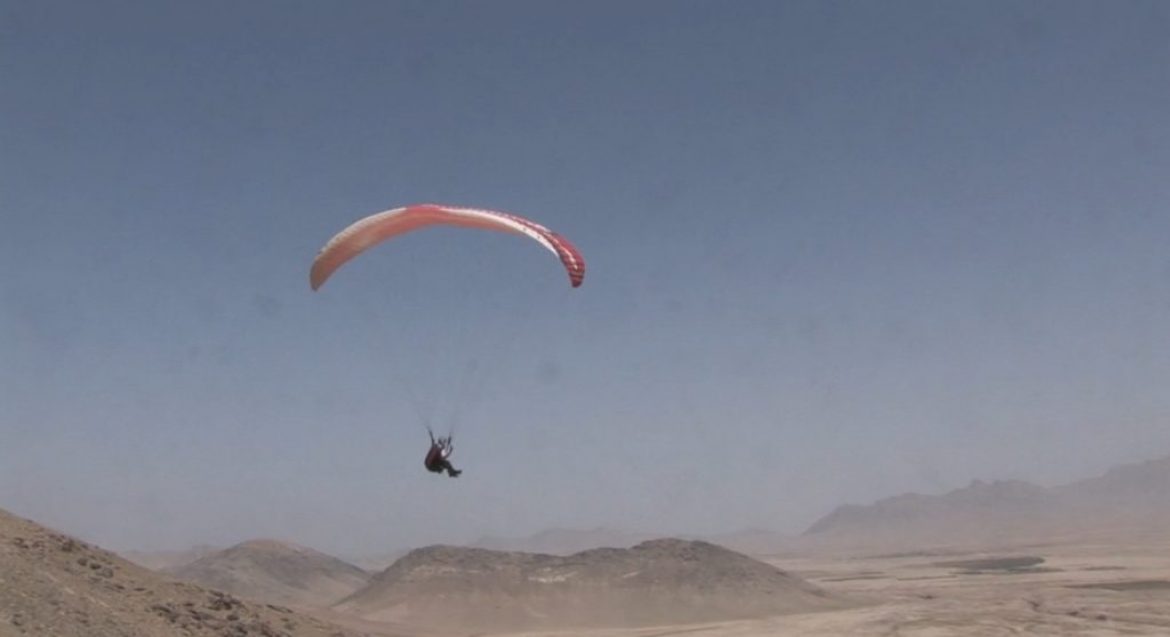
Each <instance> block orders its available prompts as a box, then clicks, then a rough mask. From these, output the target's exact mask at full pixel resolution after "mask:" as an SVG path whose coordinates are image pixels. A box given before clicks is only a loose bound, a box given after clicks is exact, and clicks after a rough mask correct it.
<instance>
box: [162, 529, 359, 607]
mask: <svg viewBox="0 0 1170 637" xmlns="http://www.w3.org/2000/svg"><path fill="white" fill-rule="evenodd" d="M167 572H168V573H171V574H173V575H175V576H176V577H178V578H180V579H184V580H187V581H190V582H194V583H196V584H200V585H203V586H207V587H210V588H215V589H218V590H222V591H226V592H229V593H233V594H235V595H239V596H241V597H246V598H249V599H255V600H258V601H264V602H270V603H274V604H290V605H301V606H328V605H329V604H332V603H333V602H335V601H337V600H339V599H341V598H342V597H345V596H346V595H349V594H350V593H353V592H354V591H356V590H358V589H359V588H361V587H362V586H365V584H366V582H367V581H368V580H369V578H370V574H369V573H367V572H365V571H363V570H362V569H360V568H358V567H356V566H354V565H352V564H349V563H348V562H344V561H342V560H339V559H337V558H335V557H331V556H329V555H326V554H324V553H321V552H318V551H315V550H313V549H310V548H307V547H303V546H297V545H295V544H292V543H288V542H279V541H276V540H250V541H248V542H243V543H241V544H237V545H236V546H233V547H231V548H228V549H225V550H223V551H217V552H215V553H211V554H209V555H205V556H203V557H201V558H199V559H198V560H195V561H194V562H191V563H190V564H185V565H182V566H179V567H176V568H172V569H167Z"/></svg>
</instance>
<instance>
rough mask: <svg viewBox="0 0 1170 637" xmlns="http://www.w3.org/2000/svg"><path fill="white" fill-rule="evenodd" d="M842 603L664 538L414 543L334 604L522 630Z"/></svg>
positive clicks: (420, 620)
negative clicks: (588, 543) (530, 547)
mask: <svg viewBox="0 0 1170 637" xmlns="http://www.w3.org/2000/svg"><path fill="white" fill-rule="evenodd" d="M843 605H844V602H843V601H842V600H840V599H838V598H836V597H834V596H832V595H830V594H828V593H827V592H825V591H823V590H821V589H819V588H817V587H816V586H813V585H812V584H809V583H808V582H805V581H803V580H801V579H800V578H797V577H795V576H793V575H790V574H788V573H786V572H784V571H782V570H780V569H778V568H776V567H774V566H771V565H768V564H765V563H763V562H759V561H756V560H754V559H752V558H749V557H747V556H745V555H741V554H739V553H735V552H733V551H730V550H727V549H725V548H722V547H719V546H716V545H713V544H709V543H706V542H690V541H683V540H674V539H662V540H653V541H648V542H643V543H641V544H638V545H637V546H634V547H632V548H629V549H617V548H607V549H593V550H588V551H582V552H579V553H575V554H573V555H569V556H565V557H561V556H554V555H547V554H536V553H515V552H501V551H490V550H486V549H474V548H459V547H450V546H432V547H427V548H422V549H417V550H415V551H412V552H410V553H409V554H407V555H406V556H404V557H403V558H402V559H400V560H398V561H397V562H395V563H394V564H393V565H392V566H390V567H389V568H387V569H386V570H385V571H383V572H382V573H380V574H378V575H377V576H375V577H374V579H373V580H372V581H371V582H370V584H369V585H368V586H367V587H366V588H364V589H362V590H360V591H358V592H357V593H355V594H354V595H352V596H350V597H349V598H347V599H345V600H342V602H341V603H339V604H338V605H337V606H336V609H337V610H339V611H343V612H348V613H354V614H357V615H359V616H361V617H364V618H366V619H374V620H384V621H394V622H402V623H406V624H415V625H428V626H442V627H446V628H468V629H470V628H478V629H483V630H489V629H490V630H520V629H530V628H551V627H558V628H570V627H605V626H639V625H651V624H662V623H686V622H701V621H720V620H726V619H736V618H745V617H761V616H768V615H776V614H781V613H791V612H810V611H817V610H825V609H830V608H839V607H841V606H843Z"/></svg>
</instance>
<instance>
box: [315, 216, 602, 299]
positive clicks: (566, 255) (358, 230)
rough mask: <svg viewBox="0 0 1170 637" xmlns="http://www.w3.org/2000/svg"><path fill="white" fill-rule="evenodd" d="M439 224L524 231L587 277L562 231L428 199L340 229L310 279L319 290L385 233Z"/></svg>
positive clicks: (572, 273) (579, 277)
mask: <svg viewBox="0 0 1170 637" xmlns="http://www.w3.org/2000/svg"><path fill="white" fill-rule="evenodd" d="M436 225H446V226H462V227H466V228H478V229H481V230H495V231H498V232H508V233H512V234H519V235H524V236H526V237H529V238H530V239H533V240H534V241H536V242H537V243H539V244H540V245H542V246H544V247H545V249H547V250H549V251H550V252H552V253H553V254H554V255H556V256H557V257H558V258H559V259H560V260H561V263H562V264H563V265H564V267H565V271H566V272H567V273H568V275H569V282H570V283H571V284H572V286H573V287H578V286H580V285H581V283H582V282H583V281H584V279H585V259H584V258H583V257H582V256H581V253H580V252H579V251H578V250H577V248H576V247H574V246H573V244H571V243H569V241H568V240H567V239H565V238H564V237H563V236H561V235H559V234H557V233H555V232H553V231H552V230H549V229H548V228H546V227H544V226H542V225H540V224H538V223H536V222H534V221H532V220H530V219H525V218H524V217H520V216H518V215H513V214H509V213H506V212H498V211H495V210H483V209H479V208H463V207H458V206H446V205H441V204H432V203H426V204H415V205H410V206H405V207H403V208H395V209H393V210H387V211H385V212H379V213H376V214H372V215H370V216H368V217H365V218H362V219H359V220H358V221H356V222H354V223H353V224H351V225H350V226H349V227H347V228H345V229H344V230H342V231H341V232H339V233H337V234H336V235H335V236H334V237H333V238H332V239H330V240H329V241H328V243H326V244H325V247H323V248H321V251H320V252H319V253H318V254H317V258H316V259H314V260H313V267H312V269H311V270H310V272H309V285H310V287H312V288H313V290H317V289H318V288H320V287H321V286H322V285H324V283H325V281H326V280H328V279H329V277H330V276H332V275H333V273H334V272H335V271H336V270H337V269H338V268H340V267H341V266H342V265H344V264H345V263H346V262H347V261H349V260H350V259H353V258H354V257H356V256H358V255H359V254H361V253H362V252H364V251H366V250H368V249H369V248H372V247H373V246H375V245H378V244H379V243H382V242H383V241H386V240H387V239H391V238H393V237H397V236H399V235H403V234H406V233H408V232H411V231H413V230H417V229H419V228H424V227H428V226H436Z"/></svg>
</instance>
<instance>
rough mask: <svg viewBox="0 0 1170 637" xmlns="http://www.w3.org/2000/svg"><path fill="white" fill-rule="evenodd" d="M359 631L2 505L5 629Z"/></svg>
mask: <svg viewBox="0 0 1170 637" xmlns="http://www.w3.org/2000/svg"><path fill="white" fill-rule="evenodd" d="M352 634H354V633H349V632H345V631H342V630H341V629H339V628H337V627H336V626H331V625H328V624H326V623H324V622H322V621H320V620H317V619H314V618H312V617H310V616H308V615H304V614H301V613H297V612H295V611H293V610H291V609H289V608H285V607H282V606H277V605H270V604H263V603H257V602H252V601H244V600H241V599H239V598H237V597H235V596H233V595H230V594H227V593H224V592H221V591H214V590H209V589H205V588H201V587H198V586H195V585H192V584H186V583H181V582H177V581H174V580H172V579H170V578H167V577H164V576H162V575H159V574H157V573H153V572H151V571H149V570H147V569H145V568H143V567H141V566H138V565H137V564H133V563H131V562H130V561H128V560H125V559H123V558H121V557H118V556H117V555H115V554H113V553H110V552H109V551H105V550H102V549H100V548H98V547H95V546H92V545H89V544H87V543H85V542H82V541H80V540H78V539H76V538H73V537H70V536H68V535H65V534H62V533H57V532H55V531H52V530H50V529H46V528H45V527H42V526H40V525H37V524H35V523H33V522H31V521H29V520H25V519H22V518H19V517H17V516H14V515H11V514H9V513H7V512H5V511H0V636H3V637H12V636H15V635H37V636H45V637H50V636H51V637H95V636H101V637H162V636H169V635H192V636H195V635H199V636H208V637H210V636H212V635H214V636H216V637H222V636H232V637H245V636H249V635H256V636H262V637H277V636H280V637H326V636H328V637H342V636H345V635H352Z"/></svg>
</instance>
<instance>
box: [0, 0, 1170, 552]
mask: <svg viewBox="0 0 1170 637" xmlns="http://www.w3.org/2000/svg"><path fill="white" fill-rule="evenodd" d="M0 149H2V154H0V161H2V162H3V163H2V165H0V214H2V215H3V232H2V233H0V270H2V271H3V273H4V274H3V276H2V277H0V507H3V508H6V509H9V510H12V511H14V512H17V513H20V514H22V515H26V516H29V517H33V518H35V519H37V520H39V521H41V522H45V523H48V524H51V525H54V526H57V527H59V528H61V529H63V530H67V531H70V532H74V533H77V534H80V535H82V536H83V537H84V538H85V539H88V540H91V541H96V542H99V543H102V544H104V545H106V546H108V547H110V548H114V549H126V548H160V547H172V546H175V547H181V546H185V545H188V544H191V543H196V542H211V543H228V542H235V541H239V540H242V539H246V538H249V537H255V536H275V537H280V538H285V539H289V540H293V541H298V542H303V543H307V544H310V545H312V546H315V547H317V548H320V549H323V550H328V551H337V552H351V553H352V552H360V551H375V550H382V549H388V548H394V547H399V546H412V545H419V544H427V543H432V542H440V541H441V542H449V541H467V540H472V539H474V538H476V537H478V536H481V535H484V534H507V535H514V534H527V533H530V532H533V531H537V530H540V529H543V528H547V527H552V526H569V527H579V526H595V525H608V526H613V527H620V528H626V529H641V530H655V531H662V532H680V533H681V532H708V531H719V530H727V529H735V528H742V527H748V526H753V527H769V528H774V529H778V530H783V531H799V530H801V529H803V528H804V527H805V526H807V525H808V524H809V523H811V522H812V521H813V520H814V519H815V518H817V517H819V516H820V515H822V514H825V513H827V512H828V511H829V510H831V509H832V508H833V507H834V506H836V505H838V504H841V503H844V502H867V501H870V500H872V499H875V498H879V497H884V496H888V495H893V494H896V493H899V492H903V491H907V490H917V491H925V492H939V491H942V490H946V489H950V488H955V487H958V486H962V485H964V484H966V483H967V482H969V481H970V480H971V479H973V478H981V479H995V478H1020V479H1027V480H1032V481H1036V482H1038V483H1041V484H1053V483H1057V482H1061V481H1066V480H1069V479H1074V478H1079V477H1084V476H1088V475H1092V474H1094V473H1096V472H1099V471H1101V470H1103V469H1104V468H1106V467H1108V466H1109V465H1111V464H1115V463H1119V462H1127V461H1134V460H1142V459H1146V458H1151V457H1158V456H1164V455H1167V454H1170V391H1167V387H1168V386H1170V339H1168V337H1170V247H1168V238H1170V3H1166V2H1159V1H1151V2H1124V1H1120V0H1110V1H1100V2H1073V1H1068V0H1061V1H1058V2H1039V1H1028V2H935V1H924V2H825V1H815V2H779V1H769V2H747V1H737V2H689V1H676V2H597V1H592V0H591V1H590V2H576V3H570V2H537V1H532V2H511V1H496V2H438V1H433V0H427V1H425V2H389V1H386V2H354V1H348V2H261V1H251V2H198V3H195V2H101V3H96V2H80V1H79V2H51V1H43V0H36V1H31V0H29V1H21V2H13V1H11V0H4V1H2V2H0ZM419 201H440V202H448V203H457V204H463V205H473V206H483V207H493V208H499V209H505V210H510V211H513V212H516V213H519V214H524V215H528V216H531V217H533V218H536V219H538V220H539V221H541V222H542V223H545V224H546V225H548V226H550V227H551V228H553V229H555V230H558V231H559V232H561V233H563V234H565V235H566V236H568V237H569V238H571V239H572V240H573V241H574V242H575V243H576V244H577V245H578V247H580V249H581V250H582V251H583V252H584V254H585V256H586V259H587V261H588V265H589V270H588V274H587V276H586V280H585V284H584V286H583V287H581V288H579V289H576V290H573V289H571V288H570V287H569V285H568V282H567V279H566V277H565V275H564V272H563V271H562V270H561V269H560V264H559V263H557V261H556V259H555V258H553V257H552V256H551V255H549V254H548V253H546V252H544V251H543V250H542V249H541V248H540V247H539V246H537V245H536V244H535V243H533V242H530V241H527V240H524V239H520V238H516V237H511V236H506V235H498V234H489V233H478V232H471V231H442V230H430V231H424V232H420V233H418V234H415V235H412V236H409V237H406V238H403V239H400V240H398V241H396V242H394V243H388V244H385V245H383V246H381V247H380V248H379V249H377V250H375V251H372V252H370V253H368V254H366V255H363V257H361V258H360V259H358V260H357V261H354V262H353V263H351V264H349V265H347V266H346V267H345V268H343V269H342V270H341V271H339V273H338V274H337V275H336V276H335V277H334V278H333V279H332V280H331V281H330V282H329V283H328V284H327V285H326V286H325V287H324V288H323V289H322V290H321V291H319V292H316V293H313V292H311V291H310V290H309V286H308V282H307V276H308V269H309V264H310V262H311V260H312V258H313V256H314V255H315V254H316V251H317V250H318V248H320V246H321V245H322V244H323V243H324V242H325V241H326V240H327V239H328V238H329V237H330V236H331V235H332V234H333V233H334V232H336V231H338V230H340V229H341V228H342V227H344V226H345V225H346V224H348V223H350V222H352V221H354V220H355V219H357V218H359V217H361V216H363V215H365V214H369V213H372V212H376V211H379V210H383V209H387V208H392V207H395V206H398V205H402V204H406V203H412V202H419ZM467 370H471V371H472V372H474V373H465V371H467ZM464 378H467V379H470V381H471V382H469V383H466V386H464V383H463V382H462V380H461V379H464ZM407 388H409V390H408V389H407ZM412 395H413V396H414V398H415V399H417V400H416V401H415V402H412V400H411V396H412ZM432 402H433V406H434V407H435V409H436V411H435V412H434V414H435V416H436V417H437V418H438V419H439V420H440V421H445V420H446V419H447V417H448V416H453V415H459V416H460V418H459V421H460V425H459V437H458V438H457V451H456V453H455V455H454V458H453V459H454V460H455V463H456V465H457V466H460V467H462V468H464V469H465V470H466V473H465V474H464V475H463V477H461V478H459V479H458V480H451V479H448V478H446V477H436V476H434V475H431V474H427V473H426V472H425V471H423V469H422V464H421V463H422V455H423V453H424V451H425V447H426V437H425V434H424V433H423V429H422V426H421V422H420V417H419V414H420V412H421V411H422V410H423V409H418V410H416V409H415V407H420V408H426V406H427V405H428V404H431V403H432Z"/></svg>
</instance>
